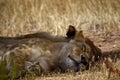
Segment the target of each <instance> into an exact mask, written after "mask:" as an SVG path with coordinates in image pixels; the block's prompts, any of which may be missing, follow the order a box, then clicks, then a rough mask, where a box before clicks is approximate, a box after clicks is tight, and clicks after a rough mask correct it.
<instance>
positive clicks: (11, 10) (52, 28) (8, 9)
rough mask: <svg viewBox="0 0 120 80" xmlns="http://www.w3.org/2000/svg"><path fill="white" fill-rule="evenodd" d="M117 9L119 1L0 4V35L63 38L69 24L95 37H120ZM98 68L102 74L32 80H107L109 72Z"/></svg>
mask: <svg viewBox="0 0 120 80" xmlns="http://www.w3.org/2000/svg"><path fill="white" fill-rule="evenodd" d="M119 9H120V0H0V35H2V36H16V35H21V34H26V33H32V32H36V31H49V32H51V33H52V34H54V35H63V34H65V32H66V29H67V27H68V25H69V24H72V25H75V26H76V28H78V29H82V30H84V31H89V32H90V31H91V32H94V33H111V32H114V33H120V10H119ZM97 24H99V26H98V27H97V26H96V25H97ZM117 65H119V66H120V63H117ZM101 68H102V70H101V71H97V70H96V71H86V72H82V73H77V74H76V75H73V73H66V74H52V75H51V76H50V77H40V78H37V79H35V80H56V79H57V80H107V77H108V70H107V69H106V68H105V67H104V68H103V67H101ZM112 77H113V78H111V79H109V80H119V78H118V77H116V75H115V76H114V75H113V76H112ZM33 78H34V77H33ZM30 79H32V78H30ZM25 80H29V79H28V78H26V79H25Z"/></svg>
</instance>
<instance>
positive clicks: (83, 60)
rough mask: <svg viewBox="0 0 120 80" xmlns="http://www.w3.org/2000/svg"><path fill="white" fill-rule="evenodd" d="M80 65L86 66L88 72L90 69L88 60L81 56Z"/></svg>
mask: <svg viewBox="0 0 120 80" xmlns="http://www.w3.org/2000/svg"><path fill="white" fill-rule="evenodd" d="M80 63H81V64H83V65H85V66H86V70H88V69H89V63H88V62H87V60H86V58H85V57H84V56H83V55H81V60H80Z"/></svg>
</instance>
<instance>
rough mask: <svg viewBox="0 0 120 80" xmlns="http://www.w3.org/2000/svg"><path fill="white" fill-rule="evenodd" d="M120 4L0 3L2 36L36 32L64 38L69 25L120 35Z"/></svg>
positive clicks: (80, 0) (112, 0) (82, 0)
mask: <svg viewBox="0 0 120 80" xmlns="http://www.w3.org/2000/svg"><path fill="white" fill-rule="evenodd" d="M119 4H120V1H119V0H60V1H59V0H51V1H49V0H0V35H7V36H15V35H20V34H25V33H31V32H35V31H49V32H51V33H53V34H54V35H62V34H64V33H65V30H66V28H67V27H68V25H69V24H72V25H75V26H76V27H77V28H81V29H83V30H85V31H92V32H96V33H98V32H103V33H106V32H116V33H119V32H120V10H119V9H120V5H119ZM96 24H99V27H98V28H97V27H96Z"/></svg>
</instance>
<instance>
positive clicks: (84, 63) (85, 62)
mask: <svg viewBox="0 0 120 80" xmlns="http://www.w3.org/2000/svg"><path fill="white" fill-rule="evenodd" d="M68 57H69V58H70V59H71V60H72V61H73V62H74V63H75V64H76V65H77V66H79V65H81V64H83V65H85V66H86V70H88V69H89V63H88V62H87V61H86V58H85V57H84V56H83V55H81V56H80V60H79V61H77V60H75V59H74V58H73V57H71V56H70V55H69V56H68Z"/></svg>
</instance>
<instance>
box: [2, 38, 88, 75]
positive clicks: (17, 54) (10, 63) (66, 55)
mask: <svg viewBox="0 0 120 80" xmlns="http://www.w3.org/2000/svg"><path fill="white" fill-rule="evenodd" d="M85 46H87V44H85V43H81V42H78V41H76V40H74V41H70V42H64V41H61V42H54V41H51V40H48V39H45V38H26V39H22V40H19V41H18V42H17V43H16V44H15V43H14V44H12V45H11V46H8V47H9V48H8V51H7V52H6V54H5V55H3V60H5V61H6V63H7V68H8V70H10V73H9V75H10V76H11V75H12V71H14V69H16V68H17V70H20V71H22V70H27V71H34V70H35V71H36V72H38V73H39V74H40V73H41V72H44V73H47V72H51V71H53V70H55V69H57V68H59V69H61V70H62V71H63V72H64V71H66V70H68V69H70V70H72V71H75V72H76V71H79V69H80V64H81V63H86V61H85V60H84V59H83V56H82V58H81V54H82V52H83V49H84V47H85ZM81 59H83V60H81ZM81 61H82V62H81ZM27 63H30V64H31V65H30V64H28V65H27ZM32 64H34V66H33V65H32ZM26 65H27V66H26ZM28 66H32V67H28ZM12 69H13V70H12ZM36 69H37V70H36ZM18 73H19V72H18Z"/></svg>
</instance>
